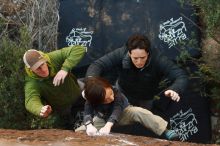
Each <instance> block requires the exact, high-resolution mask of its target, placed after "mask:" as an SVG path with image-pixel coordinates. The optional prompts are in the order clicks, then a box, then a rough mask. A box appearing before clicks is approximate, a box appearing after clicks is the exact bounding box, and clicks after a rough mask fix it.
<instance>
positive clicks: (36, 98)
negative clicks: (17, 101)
mask: <svg viewBox="0 0 220 146" xmlns="http://www.w3.org/2000/svg"><path fill="white" fill-rule="evenodd" d="M43 106H44V105H43V104H42V102H41V98H40V93H39V91H38V88H37V87H36V86H35V85H34V84H33V83H32V82H26V84H25V108H26V109H27V110H28V111H29V112H30V113H32V114H34V115H36V116H40V111H41V108H42V107H43Z"/></svg>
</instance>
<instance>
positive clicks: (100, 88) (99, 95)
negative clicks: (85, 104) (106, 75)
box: [84, 77, 112, 105]
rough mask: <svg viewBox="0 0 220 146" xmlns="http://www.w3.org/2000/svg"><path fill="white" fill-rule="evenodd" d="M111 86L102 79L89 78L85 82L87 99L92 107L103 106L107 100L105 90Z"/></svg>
mask: <svg viewBox="0 0 220 146" xmlns="http://www.w3.org/2000/svg"><path fill="white" fill-rule="evenodd" d="M106 88H112V86H111V84H110V83H109V82H108V81H107V80H105V79H103V78H101V77H88V78H87V79H86V81H85V87H84V89H85V97H86V99H87V100H88V101H89V103H90V104H92V105H98V104H102V103H103V102H104V100H105V95H106V92H105V89H106Z"/></svg>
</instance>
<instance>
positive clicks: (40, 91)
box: [24, 46, 86, 116]
mask: <svg viewBox="0 0 220 146" xmlns="http://www.w3.org/2000/svg"><path fill="white" fill-rule="evenodd" d="M85 51H86V49H85V48H84V47H82V46H73V47H66V48H63V49H60V50H56V51H53V52H50V53H46V54H44V53H42V52H41V53H42V55H43V56H44V58H46V59H47V64H48V67H49V72H50V75H49V77H47V78H41V77H39V76H37V75H36V74H35V73H33V72H32V71H31V70H30V69H28V68H27V67H25V69H26V73H27V74H26V77H25V88H24V90H25V107H26V109H27V110H28V111H29V112H31V113H33V114H34V115H37V116H39V114H40V110H41V108H42V107H43V106H44V104H43V103H47V104H49V105H51V106H52V109H53V110H54V109H55V110H56V109H58V110H59V109H62V108H65V107H69V106H71V105H72V104H73V103H74V102H75V101H76V100H77V99H78V97H79V96H80V88H79V85H78V83H77V80H76V77H75V76H74V75H73V74H72V73H70V71H71V69H72V68H73V67H75V66H76V65H77V64H78V63H79V62H80V60H81V59H82V57H83V56H84V54H85ZM61 69H62V70H65V71H67V72H69V73H68V75H67V77H66V78H65V81H64V83H63V84H61V85H59V86H54V85H53V78H54V76H55V75H56V73H57V72H58V71H59V70H61Z"/></svg>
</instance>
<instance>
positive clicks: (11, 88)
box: [0, 28, 28, 129]
mask: <svg viewBox="0 0 220 146" xmlns="http://www.w3.org/2000/svg"><path fill="white" fill-rule="evenodd" d="M24 32H25V29H24V28H22V29H21V30H20V34H21V36H22V37H21V38H22V39H21V42H23V44H22V43H20V41H12V39H9V35H10V34H8V33H4V34H2V37H1V39H0V50H1V51H0V80H1V82H0V106H1V108H0V117H1V120H0V127H2V128H19V129H20V128H23V127H24V126H26V124H25V121H26V115H25V110H24V102H23V99H24V94H23V83H24V71H23V63H22V55H23V53H24V50H25V49H26V47H27V44H26V43H24V42H28V38H27V36H25V35H24V34H23V33H24ZM13 39H15V38H13ZM18 121H20V122H21V123H17V122H18Z"/></svg>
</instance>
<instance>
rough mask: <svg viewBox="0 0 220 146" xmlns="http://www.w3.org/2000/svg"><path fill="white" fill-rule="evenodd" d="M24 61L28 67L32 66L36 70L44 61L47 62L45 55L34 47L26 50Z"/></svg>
mask: <svg viewBox="0 0 220 146" xmlns="http://www.w3.org/2000/svg"><path fill="white" fill-rule="evenodd" d="M23 61H24V64H25V65H26V66H27V68H30V69H31V70H36V69H37V68H38V67H39V66H41V65H42V64H43V63H45V62H47V60H46V59H45V58H43V56H42V55H41V54H40V53H39V52H38V51H37V50H34V49H30V50H28V51H26V52H25V54H24V56H23Z"/></svg>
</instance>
